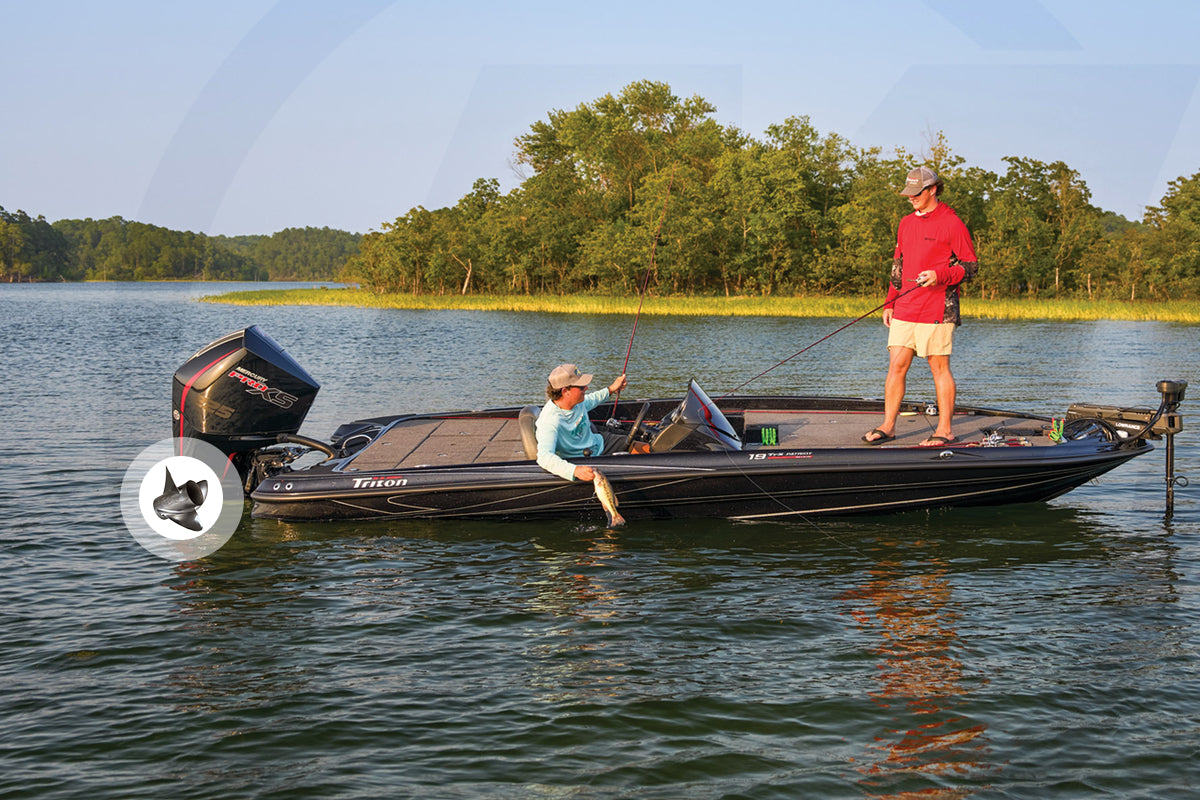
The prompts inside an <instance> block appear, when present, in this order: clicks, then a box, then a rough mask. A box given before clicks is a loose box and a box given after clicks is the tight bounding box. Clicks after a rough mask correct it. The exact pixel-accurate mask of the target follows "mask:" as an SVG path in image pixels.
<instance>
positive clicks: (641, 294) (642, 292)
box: [609, 164, 675, 419]
mask: <svg viewBox="0 0 1200 800" xmlns="http://www.w3.org/2000/svg"><path fill="white" fill-rule="evenodd" d="M673 183H675V165H674V164H672V165H671V176H670V177H669V178H668V179H667V193H666V196H665V197H663V210H662V215H661V216H659V218H658V230H656V231H655V232H654V241H652V242H651V243H650V263H649V264H648V265H647V266H646V274H645V275H643V276H642V286H641V288H640V289H639V290H638V307H637V313H635V314H634V315H633V330H632V331H630V332H629V347H628V348H626V350H625V363H624V364H622V365H621V374H622V375H624V374H626V373H627V372H628V371H629V355H630V353H632V352H633V337H634V336H636V335H637V328H638V320H639V319H641V316H642V304H643V303H644V302H645V301H646V287H647V286H649V285H650V271H651V270H653V269H654V254H655V252H656V251H657V250H658V239H659V237H660V236H662V229H663V223H664V222H666V221H667V204H668V203H670V202H671V185H672V184H673ZM620 399H621V393H620V392H619V391H618V392H617V394H616V396H615V397H613V407H612V414H611V415H610V416H609V419H615V418H616V416H617V403H618V401H620Z"/></svg>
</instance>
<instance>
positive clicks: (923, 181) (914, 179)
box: [900, 167, 938, 197]
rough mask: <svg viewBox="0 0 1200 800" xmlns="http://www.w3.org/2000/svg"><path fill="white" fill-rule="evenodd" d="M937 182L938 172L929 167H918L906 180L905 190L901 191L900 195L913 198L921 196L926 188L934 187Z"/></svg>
mask: <svg viewBox="0 0 1200 800" xmlns="http://www.w3.org/2000/svg"><path fill="white" fill-rule="evenodd" d="M937 182H938V176H937V173H936V172H934V171H933V170H931V169H930V168H929V167H917V168H916V169H914V170H913V171H912V172H910V173H908V177H907V178H905V179H904V188H903V189H901V190H900V194H902V195H904V196H906V197H912V196H913V195H914V194H919V193H920V192H921V190H922V189H924V188H925V187H926V186H933V185H934V184H935V183H937Z"/></svg>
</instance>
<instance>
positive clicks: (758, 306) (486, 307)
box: [201, 287, 1200, 324]
mask: <svg viewBox="0 0 1200 800" xmlns="http://www.w3.org/2000/svg"><path fill="white" fill-rule="evenodd" d="M201 300H203V301H205V302H210V303H230V304H233V305H243V306H289V305H290V306H305V305H308V306H313V305H316V306H353V307H357V308H395V309H408V310H435V309H450V310H462V311H517V312H524V313H553V314H620V315H632V314H634V313H636V312H637V309H638V298H637V297H610V296H596V295H568V296H558V295H536V296H525V295H407V294H375V293H373V292H370V291H367V290H364V289H356V288H347V289H327V288H321V287H315V288H312V289H262V290H256V291H246V292H226V293H224V294H217V295H208V296H205V297H203V298H201ZM882 302H883V299H882V297H647V298H646V299H645V302H644V303H643V305H642V313H643V314H646V315H651V316H655V315H657V316H672V315H674V316H696V317H714V316H728V317H733V316H738V317H754V316H758V317H855V316H859V315H861V314H866V313H867V312H869V311H871V310H872V309H875V308H877V307H878V306H879V305H880V303H882ZM962 308H963V316H964V317H966V318H971V317H975V318H977V319H1014V320H1101V319H1106V320H1147V321H1159V322H1183V323H1191V324H1195V323H1200V302H1197V301H1183V300H1179V301H1163V302H1128V301H1120V300H1068V299H1063V300H980V299H978V298H971V297H964V298H963V303H962Z"/></svg>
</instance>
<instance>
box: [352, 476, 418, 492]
mask: <svg viewBox="0 0 1200 800" xmlns="http://www.w3.org/2000/svg"><path fill="white" fill-rule="evenodd" d="M392 486H408V478H402V477H401V476H399V475H387V476H384V477H381V478H355V479H354V488H355V489H387V488H390V487H392Z"/></svg>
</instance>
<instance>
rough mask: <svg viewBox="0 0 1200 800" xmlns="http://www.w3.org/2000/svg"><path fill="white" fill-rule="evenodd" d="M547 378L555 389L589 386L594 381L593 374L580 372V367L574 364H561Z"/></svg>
mask: <svg viewBox="0 0 1200 800" xmlns="http://www.w3.org/2000/svg"><path fill="white" fill-rule="evenodd" d="M547 380H548V381H549V382H550V385H551V386H553V387H554V388H555V389H565V388H567V387H568V386H587V385H588V384H589V383H591V382H592V376H591V375H582V374H580V372H579V367H577V366H575V365H574V364H560V365H558V366H557V367H555V368H554V370H553V371H552V372H551V373H550V377H549V378H547Z"/></svg>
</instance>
